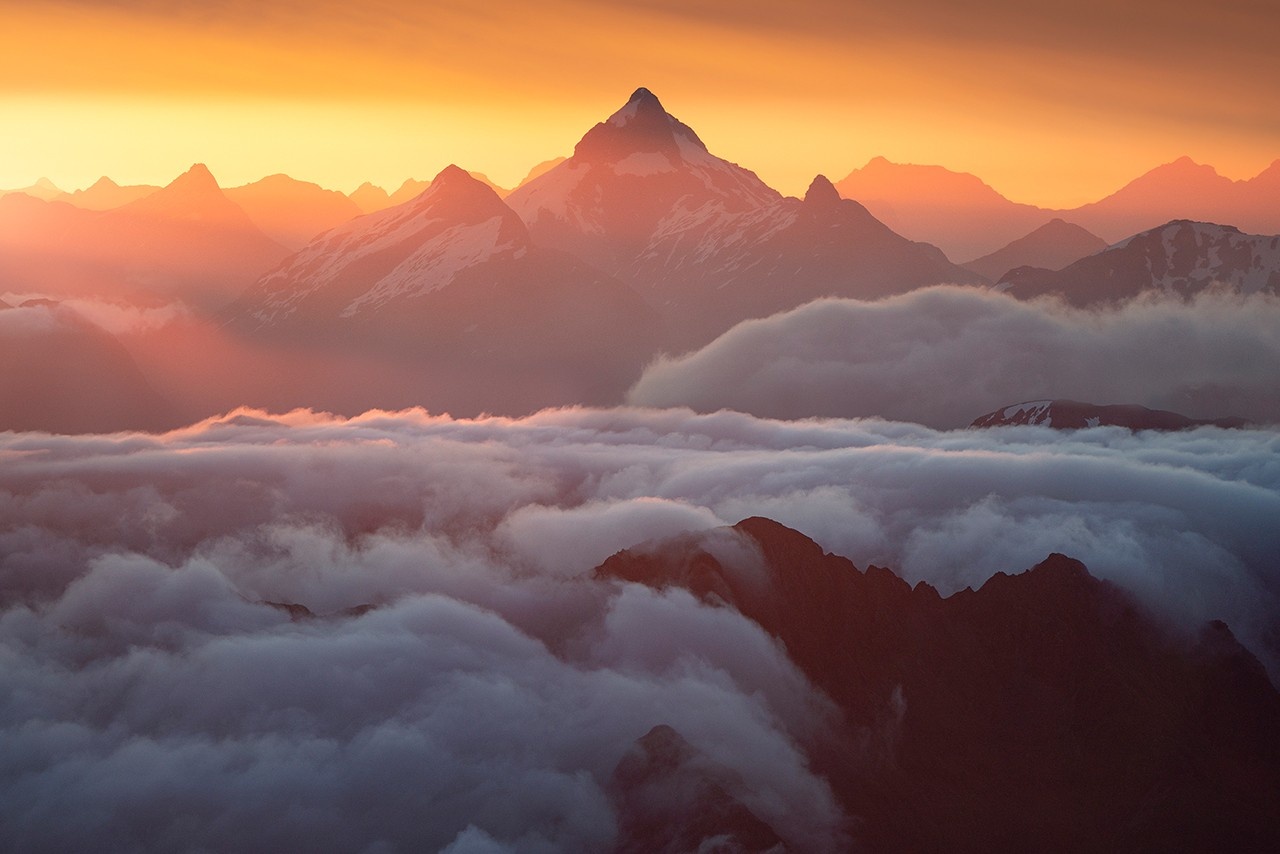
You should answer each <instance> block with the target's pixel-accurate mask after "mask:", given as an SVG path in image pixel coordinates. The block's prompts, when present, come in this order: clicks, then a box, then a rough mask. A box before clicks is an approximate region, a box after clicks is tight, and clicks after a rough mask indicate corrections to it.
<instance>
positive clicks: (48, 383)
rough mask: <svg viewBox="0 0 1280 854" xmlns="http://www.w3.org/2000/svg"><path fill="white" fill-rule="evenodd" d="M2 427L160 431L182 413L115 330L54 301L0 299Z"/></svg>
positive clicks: (2, 428)
mask: <svg viewBox="0 0 1280 854" xmlns="http://www.w3.org/2000/svg"><path fill="white" fill-rule="evenodd" d="M0 365H3V366H4V367H3V369H2V370H0V430H41V431H46V432H51V433H108V432H113V431H117V430H160V429H168V428H172V427H175V426H177V424H178V419H177V417H176V413H175V412H174V410H173V408H172V407H171V406H170V404H169V402H168V401H166V400H164V399H163V398H162V397H161V396H160V395H159V394H157V393H156V391H155V390H154V389H153V388H152V387H151V385H150V384H149V383H148V382H147V380H146V379H145V378H144V377H143V375H142V372H141V371H140V370H139V369H138V366H137V365H136V364H135V363H134V361H133V359H132V358H131V357H130V355H129V353H128V352H127V351H126V350H125V348H124V347H123V346H122V345H121V344H120V342H119V341H118V340H116V338H115V337H114V336H112V335H111V334H110V333H108V332H106V331H105V330H103V329H101V328H99V327H98V326H95V325H94V324H93V323H91V322H89V321H88V320H86V319H85V318H84V317H82V316H81V315H79V314H78V313H76V312H75V311H73V310H72V309H70V308H68V307H66V306H63V305H59V304H58V303H56V302H54V301H51V300H28V301H25V302H23V303H22V304H20V305H18V306H9V305H7V304H4V303H0Z"/></svg>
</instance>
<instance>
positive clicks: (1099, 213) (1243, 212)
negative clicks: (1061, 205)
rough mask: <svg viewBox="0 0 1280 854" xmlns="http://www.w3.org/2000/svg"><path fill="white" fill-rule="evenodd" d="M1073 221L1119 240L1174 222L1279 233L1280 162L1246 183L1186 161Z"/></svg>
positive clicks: (1079, 211) (1080, 211)
mask: <svg viewBox="0 0 1280 854" xmlns="http://www.w3.org/2000/svg"><path fill="white" fill-rule="evenodd" d="M1068 218H1069V219H1071V221H1073V222H1078V223H1079V224H1080V225H1082V226H1084V227H1085V228H1087V229H1089V230H1090V231H1092V232H1094V233H1095V234H1098V235H1101V236H1102V237H1103V238H1105V239H1106V240H1110V241H1115V240H1120V239H1121V238H1124V237H1126V236H1128V235H1130V234H1134V233H1136V232H1139V231H1146V230H1148V229H1151V228H1154V227H1156V226H1158V225H1160V224H1161V223H1164V222H1168V221H1170V220H1174V219H1187V220H1199V221H1202V222H1220V223H1224V224H1227V225H1232V226H1235V227H1237V228H1239V229H1242V230H1244V231H1248V232H1254V233H1257V234H1280V161H1276V162H1275V163H1272V164H1271V166H1270V167H1269V168H1268V169H1267V170H1265V171H1264V172H1262V173H1261V174H1259V175H1257V176H1256V177H1254V178H1252V179H1249V180H1247V181H1232V180H1231V179H1230V178H1224V177H1223V176H1221V175H1219V174H1218V173H1217V171H1216V170H1215V169H1214V168H1213V167H1212V166H1206V165H1202V164H1199V163H1196V162H1195V161H1194V160H1192V159H1191V158H1189V157H1182V158H1179V159H1178V160H1175V161H1174V162H1172V163H1166V164H1165V165H1163V166H1158V167H1156V168H1155V169H1152V170H1151V171H1150V172H1147V173H1146V174H1145V175H1142V176H1141V177H1139V178H1137V179H1135V180H1133V181H1131V182H1129V183H1128V184H1126V185H1125V186H1124V187H1122V188H1121V189H1119V190H1117V191H1116V192H1114V193H1112V194H1111V195H1109V196H1107V197H1106V198H1104V199H1101V200H1100V201H1097V202H1094V203H1092V204H1088V205H1083V206H1081V207H1078V208H1076V209H1075V210H1073V211H1071V214H1070V216H1069V217H1068Z"/></svg>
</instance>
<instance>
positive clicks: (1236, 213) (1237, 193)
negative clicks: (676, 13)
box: [836, 157, 1280, 258]
mask: <svg viewBox="0 0 1280 854" xmlns="http://www.w3.org/2000/svg"><path fill="white" fill-rule="evenodd" d="M836 188H837V189H838V190H839V191H840V194H841V195H842V196H843V197H845V198H848V199H856V200H858V201H859V202H861V203H862V204H864V205H866V207H867V209H868V210H869V211H871V213H872V214H874V215H875V216H876V217H878V218H879V219H881V220H883V221H884V222H885V223H886V224H887V225H889V226H890V227H891V228H893V229H894V230H895V231H897V232H898V233H900V234H902V235H904V236H906V237H910V238H911V239H913V240H924V241H928V242H929V243H932V244H934V245H936V246H938V247H940V248H941V249H943V251H945V252H946V253H947V255H948V256H949V257H951V258H976V257H979V256H983V255H986V254H989V253H992V252H994V251H996V250H997V249H999V248H1000V247H1001V246H1003V245H1005V244H1007V243H1009V242H1010V241H1012V240H1014V239H1016V238H1018V237H1020V236H1022V235H1025V234H1027V233H1028V232H1030V231H1032V230H1033V229H1036V228H1039V227H1040V226H1042V225H1044V224H1045V223H1047V222H1049V221H1050V220H1051V219H1053V218H1055V217H1058V218H1061V219H1065V220H1067V221H1068V222H1072V223H1075V224H1076V225H1079V226H1080V227H1082V228H1084V229H1086V230H1088V231H1089V232H1091V233H1093V234H1096V235H1098V236H1099V237H1101V238H1102V239H1103V240H1105V241H1107V242H1108V243H1112V242H1115V241H1118V240H1122V239H1124V238H1126V237H1128V236H1130V235H1132V234H1136V233H1138V232H1141V231H1146V230H1149V229H1151V228H1154V227H1156V226H1158V225H1160V224H1161V223H1164V222H1168V221H1170V220H1174V219H1190V220H1201V221H1206V222H1220V223H1228V224H1230V225H1233V226H1236V227H1237V228H1240V229H1242V230H1244V231H1252V232H1255V233H1259V234H1275V233H1280V161H1276V162H1275V163H1272V164H1271V166H1269V167H1268V168H1267V169H1265V170H1264V171H1263V172H1261V173H1260V174H1258V175H1256V176H1255V177H1253V178H1251V179H1248V180H1245V181H1232V180H1231V179H1229V178H1225V177H1223V176H1222V175H1219V174H1218V172H1217V171H1216V170H1215V169H1214V168H1213V167H1212V166H1206V165H1202V164H1199V163H1196V162H1195V161H1193V160H1192V159H1191V158H1189V157H1182V158H1179V159H1178V160H1175V161H1174V162H1172V163H1166V164H1164V165H1161V166H1157V167H1156V168H1154V169H1152V170H1150V171H1149V172H1147V173H1145V174H1143V175H1141V176H1139V177H1138V178H1135V179H1134V180H1133V181H1130V182H1129V183H1128V184H1126V185H1125V186H1124V187H1121V188H1120V189H1119V190H1117V191H1116V192H1114V193H1112V194H1111V195H1109V196H1106V197H1105V198H1103V199H1100V200H1098V201H1096V202H1091V203H1089V204H1086V205H1081V206H1080V207H1077V208H1073V209H1070V210H1053V209H1048V208H1040V207H1036V206H1035V205H1026V204H1020V203H1017V202H1012V201H1010V200H1008V199H1007V198H1005V197H1004V196H1002V195H1000V193H998V192H997V191H996V190H994V189H992V188H991V187H990V186H988V185H987V184H985V183H983V182H982V181H981V180H980V179H979V178H977V177H975V176H973V175H970V174H968V173H964V172H953V171H951V170H949V169H945V168H943V167H941V166H916V165H910V164H898V163H891V162H889V161H888V160H886V159H885V158H883V157H876V158H874V159H872V160H871V161H870V162H869V163H868V164H867V165H866V166H864V167H862V168H861V169H855V170H854V171H853V172H851V173H850V174H849V175H848V176H846V177H845V178H844V179H843V180H841V181H839V182H837V183H836Z"/></svg>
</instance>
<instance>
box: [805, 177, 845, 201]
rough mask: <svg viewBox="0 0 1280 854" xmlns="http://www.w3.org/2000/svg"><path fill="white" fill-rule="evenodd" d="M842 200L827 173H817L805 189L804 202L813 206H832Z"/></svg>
mask: <svg viewBox="0 0 1280 854" xmlns="http://www.w3.org/2000/svg"><path fill="white" fill-rule="evenodd" d="M839 202H840V194H839V193H838V192H836V188H835V185H834V184H832V183H831V181H830V180H828V178H827V176H826V175H817V176H815V177H814V179H813V182H812V183H811V184H809V189H808V190H806V191H805V194H804V203H805V204H806V205H808V206H811V207H821V208H831V207H834V206H835V205H837V204H839Z"/></svg>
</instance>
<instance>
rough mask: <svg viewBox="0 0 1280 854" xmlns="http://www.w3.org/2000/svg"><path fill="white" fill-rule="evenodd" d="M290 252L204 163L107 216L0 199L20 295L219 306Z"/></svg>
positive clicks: (1, 263)
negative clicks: (261, 227) (161, 300)
mask: <svg viewBox="0 0 1280 854" xmlns="http://www.w3.org/2000/svg"><path fill="white" fill-rule="evenodd" d="M286 254H288V250H286V249H285V248H284V247H283V246H281V245H280V244H278V243H276V242H274V241H272V240H271V239H270V238H268V237H267V236H266V235H265V234H263V233H262V232H261V231H260V230H259V229H258V228H257V227H256V226H255V225H254V224H253V222H252V221H251V220H250V219H249V217H248V216H247V215H246V214H245V212H244V211H243V210H242V209H241V208H240V207H239V206H238V205H236V204H235V203H234V202H232V201H231V200H230V199H228V198H227V196H226V195H225V194H224V193H223V192H222V190H221V188H220V187H219V186H218V183H217V181H215V180H214V178H213V176H212V175H211V174H210V173H209V170H208V169H206V168H205V167H204V166H202V165H196V166H193V167H192V168H191V169H190V170H189V171H187V172H186V173H184V174H183V175H180V176H179V177H178V178H176V179H175V180H174V181H173V182H171V183H170V184H169V185H168V186H166V187H163V188H161V189H160V190H157V191H155V192H153V193H150V194H148V195H146V196H143V197H142V198H139V199H136V200H134V201H132V202H129V203H127V204H125V205H122V206H120V207H117V208H114V209H111V210H106V211H91V210H83V209H81V208H77V207H75V206H73V205H70V204H68V203H66V202H60V201H41V200H39V199H35V198H32V197H30V196H26V195H8V196H4V197H3V198H0V277H3V279H4V280H5V281H6V284H7V287H8V289H9V290H10V291H17V292H25V293H43V294H53V295H70V294H78V295H93V296H98V297H105V298H110V299H131V300H138V301H144V302H145V301H147V300H149V299H154V298H156V297H161V298H166V299H179V300H182V301H184V302H186V303H188V304H189V305H192V306H196V307H200V308H203V309H212V308H216V307H218V306H221V305H224V304H225V303H227V302H229V301H230V300H231V299H233V298H234V297H235V296H236V295H238V294H239V293H241V292H242V291H243V290H244V289H245V288H246V287H247V286H248V285H249V284H251V283H252V282H253V281H254V280H255V279H257V277H258V276H260V275H261V274H262V271H263V270H265V269H266V268H268V267H270V266H271V265H272V264H273V263H276V262H278V261H279V260H280V259H281V258H283V257H284V256H285V255H286Z"/></svg>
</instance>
